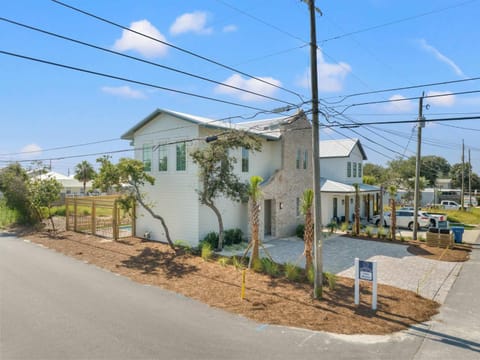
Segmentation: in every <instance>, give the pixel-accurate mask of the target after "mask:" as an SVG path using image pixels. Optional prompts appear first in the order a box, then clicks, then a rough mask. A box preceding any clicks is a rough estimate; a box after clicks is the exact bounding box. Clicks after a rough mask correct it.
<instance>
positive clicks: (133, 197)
mask: <svg viewBox="0 0 480 360" xmlns="http://www.w3.org/2000/svg"><path fill="white" fill-rule="evenodd" d="M97 162H99V163H100V169H99V172H98V176H96V177H95V180H94V187H95V188H97V189H100V190H101V191H107V190H108V189H115V190H116V191H118V192H121V193H122V194H123V195H122V197H121V198H120V200H119V201H120V205H121V206H122V207H123V208H124V209H130V208H131V207H132V206H134V204H135V202H138V203H139V204H140V205H141V206H142V207H143V208H144V209H145V210H146V211H147V212H148V213H149V214H150V215H151V216H152V217H153V218H154V219H157V220H159V221H160V223H161V224H162V228H163V231H164V233H165V237H166V239H167V242H168V244H169V245H170V247H171V248H172V249H173V250H175V246H174V244H173V242H172V239H171V238H170V232H169V231H168V227H167V224H166V222H165V219H164V218H163V217H162V216H160V215H159V214H157V213H155V211H154V210H153V205H152V204H149V203H148V200H147V199H146V197H145V194H144V193H142V192H141V190H140V189H141V187H142V186H144V185H147V184H150V185H153V184H154V183H155V178H154V177H153V176H151V175H149V174H147V173H146V172H145V170H144V165H143V162H141V161H139V160H134V159H127V158H122V159H120V160H119V162H118V164H116V165H115V164H113V163H112V162H111V161H110V157H108V156H104V157H101V158H99V159H97ZM125 185H128V186H125Z"/></svg>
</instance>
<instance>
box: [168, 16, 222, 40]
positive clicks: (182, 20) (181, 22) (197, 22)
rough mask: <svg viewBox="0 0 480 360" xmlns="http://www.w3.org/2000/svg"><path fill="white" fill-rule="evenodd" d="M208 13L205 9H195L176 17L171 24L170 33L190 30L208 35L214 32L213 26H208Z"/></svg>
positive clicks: (182, 32)
mask: <svg viewBox="0 0 480 360" xmlns="http://www.w3.org/2000/svg"><path fill="white" fill-rule="evenodd" d="M206 24H207V13H206V12H204V11H194V12H192V13H185V14H183V15H180V16H179V17H177V18H176V19H175V22H174V23H173V24H172V26H170V34H172V35H180V34H184V33H188V32H192V33H195V34H202V35H208V34H211V33H212V32H213V29H212V28H211V27H206Z"/></svg>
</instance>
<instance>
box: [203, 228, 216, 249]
mask: <svg viewBox="0 0 480 360" xmlns="http://www.w3.org/2000/svg"><path fill="white" fill-rule="evenodd" d="M200 244H201V246H203V244H210V247H211V248H212V249H216V248H217V247H218V233H216V232H215V231H212V232H209V233H208V234H207V235H206V236H205V237H204V238H203V240H202V241H201V242H200Z"/></svg>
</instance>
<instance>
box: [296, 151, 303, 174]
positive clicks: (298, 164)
mask: <svg viewBox="0 0 480 360" xmlns="http://www.w3.org/2000/svg"><path fill="white" fill-rule="evenodd" d="M301 157H302V152H301V151H300V149H297V159H296V164H295V165H296V168H297V169H300V161H301Z"/></svg>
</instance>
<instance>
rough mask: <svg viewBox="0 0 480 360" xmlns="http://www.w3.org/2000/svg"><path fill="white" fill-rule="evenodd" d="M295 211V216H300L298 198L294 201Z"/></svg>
mask: <svg viewBox="0 0 480 360" xmlns="http://www.w3.org/2000/svg"><path fill="white" fill-rule="evenodd" d="M295 213H296V214H297V216H300V198H298V197H297V198H296V202H295Z"/></svg>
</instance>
